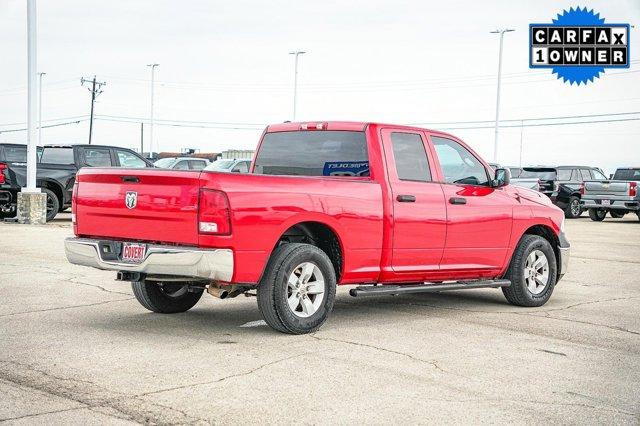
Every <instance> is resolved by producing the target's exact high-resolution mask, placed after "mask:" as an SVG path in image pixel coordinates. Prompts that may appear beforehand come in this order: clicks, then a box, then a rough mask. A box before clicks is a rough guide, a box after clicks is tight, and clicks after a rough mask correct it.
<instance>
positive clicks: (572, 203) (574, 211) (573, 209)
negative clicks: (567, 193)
mask: <svg viewBox="0 0 640 426" xmlns="http://www.w3.org/2000/svg"><path fill="white" fill-rule="evenodd" d="M581 214H582V207H581V206H580V198H578V197H576V196H575V195H572V196H571V197H570V198H569V204H568V205H567V208H566V209H565V210H564V217H566V218H568V219H575V218H577V217H580V215H581Z"/></svg>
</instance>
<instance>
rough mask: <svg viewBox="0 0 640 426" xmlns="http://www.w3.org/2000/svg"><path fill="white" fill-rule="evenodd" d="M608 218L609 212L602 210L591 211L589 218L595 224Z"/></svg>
mask: <svg viewBox="0 0 640 426" xmlns="http://www.w3.org/2000/svg"><path fill="white" fill-rule="evenodd" d="M606 216H607V211H606V210H602V209H589V217H590V218H591V220H593V221H595V222H602V221H603V220H604V218H605V217H606Z"/></svg>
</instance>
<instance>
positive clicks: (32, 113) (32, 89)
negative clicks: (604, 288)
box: [23, 0, 40, 192]
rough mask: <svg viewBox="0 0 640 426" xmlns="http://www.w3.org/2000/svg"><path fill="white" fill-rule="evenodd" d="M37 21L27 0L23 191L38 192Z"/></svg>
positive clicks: (33, 6) (33, 1) (33, 2)
mask: <svg viewBox="0 0 640 426" xmlns="http://www.w3.org/2000/svg"><path fill="white" fill-rule="evenodd" d="M36 44H37V23H36V0H28V1H27V72H28V76H27V77H28V80H27V81H28V86H27V186H26V188H24V189H23V191H25V192H40V190H39V189H37V188H36V163H37V139H36V127H35V124H36V107H37V105H38V98H37V97H36V96H37V92H36V84H37V83H36V79H37V76H38V71H37V69H38V65H37V59H36V58H37V46H36Z"/></svg>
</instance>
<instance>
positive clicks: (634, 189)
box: [629, 182, 638, 197]
mask: <svg viewBox="0 0 640 426" xmlns="http://www.w3.org/2000/svg"><path fill="white" fill-rule="evenodd" d="M636 195H638V182H629V197H635V196H636Z"/></svg>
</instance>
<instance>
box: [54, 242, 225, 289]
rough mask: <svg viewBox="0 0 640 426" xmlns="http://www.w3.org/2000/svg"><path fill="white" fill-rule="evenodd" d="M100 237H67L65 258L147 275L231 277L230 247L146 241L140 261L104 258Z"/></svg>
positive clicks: (92, 265)
mask: <svg viewBox="0 0 640 426" xmlns="http://www.w3.org/2000/svg"><path fill="white" fill-rule="evenodd" d="M101 242H102V240H94V239H87V238H67V239H66V240H65V242H64V250H65V253H66V255H67V260H69V262H71V263H73V264H75V265H82V266H90V267H92V268H97V269H103V270H110V271H128V272H139V273H142V274H147V275H166V276H178V277H192V278H200V279H206V280H213V281H225V282H230V281H231V279H232V277H233V251H232V250H229V249H211V250H204V249H199V248H195V247H180V246H163V245H154V244H149V245H147V252H146V255H145V258H144V260H143V261H142V262H141V263H136V264H133V263H126V262H119V261H114V260H105V259H103V257H102V253H101V251H100V250H99V247H100V246H99V244H100V243H101Z"/></svg>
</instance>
